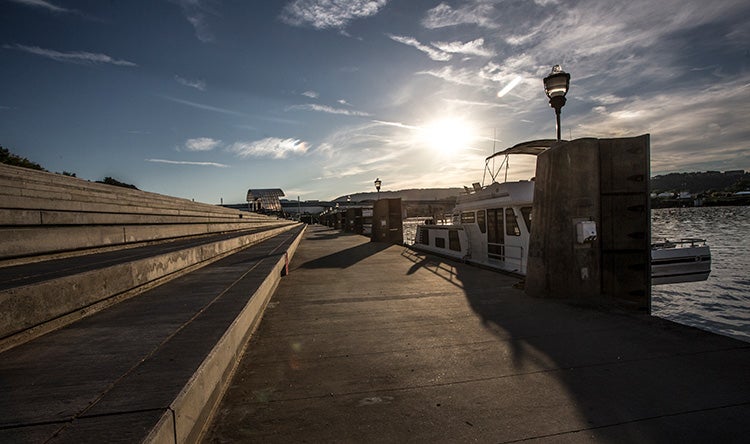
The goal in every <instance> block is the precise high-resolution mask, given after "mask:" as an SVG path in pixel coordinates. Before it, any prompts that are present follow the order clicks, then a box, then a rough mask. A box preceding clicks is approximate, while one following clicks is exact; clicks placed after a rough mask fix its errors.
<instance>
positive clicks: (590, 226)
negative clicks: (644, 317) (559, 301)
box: [525, 135, 651, 308]
mask: <svg viewBox="0 0 750 444" xmlns="http://www.w3.org/2000/svg"><path fill="white" fill-rule="evenodd" d="M649 152H650V151H649V135H643V136H639V137H632V138H620V139H594V138H585V139H577V140H572V141H560V142H559V143H558V144H556V145H554V146H552V147H550V149H548V150H547V151H546V152H544V153H542V154H540V155H539V156H538V157H537V169H536V179H535V180H536V184H535V191H534V205H533V211H532V214H533V222H532V224H533V229H532V231H531V238H530V243H529V262H528V271H527V276H526V284H525V286H526V292H527V293H528V294H530V295H533V296H539V297H557V298H582V299H591V298H597V297H600V296H602V295H603V296H604V297H605V298H614V299H617V300H624V301H628V302H631V303H633V304H636V305H637V306H639V307H643V308H647V307H648V305H649V300H650V293H651V291H650V290H651V281H650V237H651V233H650V232H651V225H650V206H649V205H650V203H649V185H648V183H649V182H648V178H649V171H650V168H649V156H650V154H649ZM587 230H588V231H587ZM586 233H588V234H586Z"/></svg>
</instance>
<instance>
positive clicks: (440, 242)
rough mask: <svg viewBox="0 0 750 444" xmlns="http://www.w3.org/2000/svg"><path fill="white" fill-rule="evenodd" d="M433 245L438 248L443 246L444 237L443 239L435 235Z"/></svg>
mask: <svg viewBox="0 0 750 444" xmlns="http://www.w3.org/2000/svg"><path fill="white" fill-rule="evenodd" d="M435 246H436V247H438V248H445V239H443V238H442V237H436V238H435Z"/></svg>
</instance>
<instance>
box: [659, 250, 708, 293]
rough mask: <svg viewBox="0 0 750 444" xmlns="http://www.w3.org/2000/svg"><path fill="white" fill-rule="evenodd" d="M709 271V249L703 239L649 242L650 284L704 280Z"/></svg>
mask: <svg viewBox="0 0 750 444" xmlns="http://www.w3.org/2000/svg"><path fill="white" fill-rule="evenodd" d="M710 273H711V250H710V249H709V247H708V244H706V241H705V239H680V240H679V241H672V242H670V241H667V240H665V241H664V242H659V243H654V244H651V284H652V285H660V284H675V283H680V282H695V281H705V280H706V279H708V275H709V274H710Z"/></svg>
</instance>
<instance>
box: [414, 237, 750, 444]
mask: <svg viewBox="0 0 750 444" xmlns="http://www.w3.org/2000/svg"><path fill="white" fill-rule="evenodd" d="M401 255H402V256H403V257H405V258H407V259H409V260H410V261H412V262H413V263H414V265H412V266H411V268H410V269H409V270H408V272H407V274H413V273H416V272H417V271H418V270H420V269H424V270H428V271H430V272H432V273H434V274H435V275H437V276H440V277H441V278H442V279H445V280H446V281H449V282H451V283H453V284H454V285H456V286H457V287H459V288H462V289H463V291H464V294H465V297H466V300H467V302H468V304H469V305H470V307H471V309H472V310H473V311H474V313H475V314H476V315H477V316H478V317H479V319H481V321H482V324H483V325H484V327H485V328H486V329H487V330H488V331H490V332H492V333H493V334H494V335H495V336H497V337H498V339H499V341H500V342H501V343H502V342H504V343H506V344H507V345H506V347H505V352H504V353H503V355H504V356H505V357H504V358H503V357H498V359H499V360H500V362H502V361H505V362H507V366H505V365H504V366H502V367H503V368H497V369H496V372H497V374H496V375H495V377H496V378H514V379H516V378H517V379H518V380H519V381H529V382H533V383H534V384H532V385H530V386H528V387H526V388H525V389H523V391H524V394H523V395H518V396H519V399H518V401H519V402H522V403H532V404H533V405H534V408H535V409H537V410H539V412H540V413H535V412H531V411H530V412H528V413H527V414H525V415H523V416H522V417H523V419H521V420H522V421H529V420H531V421H538V423H539V425H540V427H539V430H537V432H536V433H538V435H536V436H534V438H537V439H544V438H547V439H552V440H553V441H555V437H557V438H561V439H562V438H563V437H564V442H576V441H577V440H578V439H581V440H584V439H586V440H592V439H593V440H594V441H598V442H687V441H689V442H707V441H713V442H739V441H741V440H742V439H743V438H742V437H743V436H744V434H745V433H747V432H748V431H750V425H749V424H750V423H747V422H746V421H745V423H744V424H743V422H742V420H741V419H740V418H741V417H742V416H743V415H746V414H748V413H750V403H748V399H750V380H749V379H748V378H746V377H744V376H743V374H746V373H745V371H746V369H748V368H750V353H749V352H748V349H749V348H750V346H748V344H745V343H742V342H740V341H736V340H733V339H731V338H726V337H721V336H718V335H714V334H711V333H707V332H703V331H700V330H697V329H694V328H691V327H686V326H682V325H678V324H673V323H671V322H669V321H665V320H662V319H659V318H655V317H650V316H647V315H644V314H642V313H636V312H630V311H627V310H624V309H621V308H617V307H613V306H608V305H595V304H591V305H585V304H584V305H582V304H579V303H575V302H576V301H560V300H550V299H537V298H532V297H529V296H526V295H525V293H523V291H522V290H519V289H518V288H517V284H518V282H519V280H520V279H519V278H514V277H511V276H507V275H504V274H501V273H499V272H498V273H492V272H488V271H487V270H483V269H480V268H478V267H473V266H470V265H467V264H463V263H460V262H456V261H452V260H449V259H443V258H440V257H437V256H432V255H429V254H424V253H420V252H415V251H412V250H409V249H406V250H405V251H404V252H402V254H401ZM569 302H573V303H569ZM743 369H744V370H743ZM546 403H560V404H559V405H557V406H556V407H555V408H554V409H553V410H555V411H557V415H552V416H550V417H546V416H544V415H542V414H541V412H542V411H543V410H545V408H546ZM571 415H572V416H571ZM576 416H577V417H580V418H582V419H583V421H584V424H585V426H584V427H581V423H580V420H576V419H574V418H575V417H576ZM563 418H566V419H563ZM745 419H747V418H745ZM557 422H559V424H558V425H555V423H557ZM568 428H569V429H568ZM554 430H557V431H554ZM527 437H528V436H527ZM704 440H705V441H704ZM551 442H552V441H551Z"/></svg>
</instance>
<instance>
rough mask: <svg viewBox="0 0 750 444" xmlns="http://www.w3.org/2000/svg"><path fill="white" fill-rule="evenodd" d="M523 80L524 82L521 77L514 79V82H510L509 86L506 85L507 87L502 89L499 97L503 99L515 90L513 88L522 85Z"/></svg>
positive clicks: (498, 94)
mask: <svg viewBox="0 0 750 444" xmlns="http://www.w3.org/2000/svg"><path fill="white" fill-rule="evenodd" d="M522 80H523V77H521V76H516V77H514V78H513V80H511V81H510V82H508V84H507V85H505V87H503V89H501V90H500V92H498V93H497V96H498V97H502V96H504V95H506V94H508V93H509V92H511V90H513V88H515V87H516V86H518V84H519V83H521V81H522Z"/></svg>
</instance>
